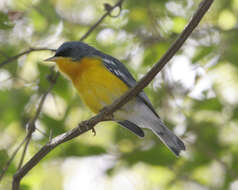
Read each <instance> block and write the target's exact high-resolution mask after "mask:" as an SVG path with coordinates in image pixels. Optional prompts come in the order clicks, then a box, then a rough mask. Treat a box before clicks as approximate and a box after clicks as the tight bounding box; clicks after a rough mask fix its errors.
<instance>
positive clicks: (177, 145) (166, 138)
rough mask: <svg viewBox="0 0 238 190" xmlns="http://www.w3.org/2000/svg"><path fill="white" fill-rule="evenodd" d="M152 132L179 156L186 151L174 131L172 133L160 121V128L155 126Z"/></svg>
mask: <svg viewBox="0 0 238 190" xmlns="http://www.w3.org/2000/svg"><path fill="white" fill-rule="evenodd" d="M151 129H152V131H153V132H154V133H155V134H156V135H157V136H158V137H159V138H160V139H161V141H162V142H163V143H164V144H165V145H167V146H168V148H169V149H170V150H171V151H172V152H173V153H174V154H176V156H179V154H180V152H181V151H182V150H185V145H184V143H183V141H182V140H180V138H178V137H177V136H176V135H175V134H174V133H173V132H172V131H170V130H169V129H168V128H167V127H166V126H165V125H164V124H163V123H162V121H160V119H159V126H158V122H157V126H156V125H153V128H151Z"/></svg>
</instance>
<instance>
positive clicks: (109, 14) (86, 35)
mask: <svg viewBox="0 0 238 190" xmlns="http://www.w3.org/2000/svg"><path fill="white" fill-rule="evenodd" d="M123 1H124V0H119V1H118V2H117V3H116V4H115V5H113V6H110V8H108V9H105V10H106V11H107V12H106V13H105V14H104V15H102V17H101V18H99V19H98V21H97V22H96V23H95V24H94V25H93V26H92V27H91V28H90V29H89V30H88V31H87V32H86V33H85V34H84V35H83V36H82V37H81V38H80V40H79V41H83V40H85V39H86V38H87V37H88V35H89V34H90V33H92V31H93V30H94V29H95V28H96V27H97V26H98V25H99V24H100V23H101V22H102V21H103V20H104V19H105V18H106V17H107V16H111V17H113V16H112V15H111V12H112V10H113V9H115V8H116V7H119V8H120V9H121V5H122V3H123ZM107 5H108V4H107ZM117 16H119V14H118V15H117Z"/></svg>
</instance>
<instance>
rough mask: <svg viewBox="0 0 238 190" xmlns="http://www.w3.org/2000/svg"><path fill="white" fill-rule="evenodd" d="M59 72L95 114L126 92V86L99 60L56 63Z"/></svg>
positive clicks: (89, 59) (68, 60)
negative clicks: (72, 85)
mask: <svg viewBox="0 0 238 190" xmlns="http://www.w3.org/2000/svg"><path fill="white" fill-rule="evenodd" d="M56 63H57V65H58V66H59V69H60V70H61V72H63V73H64V74H66V75H67V76H68V77H69V78H70V79H71V80H72V82H73V84H74V87H75V88H76V89H77V91H78V92H79V94H80V96H81V98H82V99H83V101H84V102H85V103H86V104H87V105H88V106H89V108H90V109H91V110H92V111H93V112H95V113H97V112H99V111H100V110H101V109H102V108H103V107H104V106H106V105H109V104H111V103H112V102H113V101H114V100H115V99H117V98H119V97H120V96H121V95H122V94H123V93H125V92H126V91H127V90H128V87H127V85H126V84H125V83H124V82H123V81H121V80H120V79H119V78H118V77H116V76H115V75H114V74H112V73H111V72H110V71H109V70H108V69H107V68H106V67H105V66H104V65H103V63H102V62H101V60H99V59H95V58H83V59H82V60H80V62H75V61H72V60H70V59H67V60H66V59H64V60H63V59H62V60H58V61H56Z"/></svg>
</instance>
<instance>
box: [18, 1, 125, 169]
mask: <svg viewBox="0 0 238 190" xmlns="http://www.w3.org/2000/svg"><path fill="white" fill-rule="evenodd" d="M122 2H123V0H119V1H118V2H117V3H116V4H115V5H114V6H110V8H109V9H106V11H107V12H106V13H105V14H104V15H103V16H102V17H101V18H99V20H98V21H97V22H96V23H95V24H94V25H92V26H91V27H90V28H89V30H88V31H87V32H86V33H85V34H84V35H83V36H82V37H81V38H80V39H79V41H83V40H84V39H86V38H87V37H88V36H89V35H90V34H91V33H92V32H93V30H94V29H95V28H96V27H97V26H98V25H99V24H100V23H101V22H102V21H103V20H104V19H105V18H106V17H107V16H108V15H109V16H111V15H110V14H111V11H112V10H113V9H114V8H116V7H120V8H121V4H122ZM117 16H119V14H118V15H117ZM31 50H32V49H31ZM38 50H44V48H42V49H38ZM26 52H27V51H25V52H24V53H25V54H26ZM28 53H30V51H28ZM19 55H20V54H19ZM19 55H18V56H19ZM21 55H24V54H23V53H22V54H21ZM15 57H16V56H15ZM54 75H55V76H54ZM58 76H59V75H58V73H57V74H55V73H54V71H53V70H52V73H51V74H50V75H49V77H48V79H49V81H50V83H51V85H50V87H49V89H48V90H47V91H46V92H45V93H44V94H43V96H42V99H41V101H40V104H39V106H38V108H37V111H36V114H35V116H34V118H33V119H32V120H31V121H30V122H29V127H28V129H29V130H28V135H27V141H26V144H25V146H24V150H23V153H22V156H21V159H20V162H19V165H18V169H20V168H21V166H22V164H23V161H24V157H25V154H26V151H27V148H28V145H29V143H30V140H31V137H32V134H33V132H34V131H35V129H36V127H35V122H36V120H37V118H38V117H39V115H40V112H41V109H42V107H43V104H44V102H45V99H46V96H47V95H48V94H49V93H50V91H51V89H52V88H53V86H54V84H55V83H56V80H57V78H58Z"/></svg>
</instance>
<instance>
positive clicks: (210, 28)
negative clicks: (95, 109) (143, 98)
mask: <svg viewBox="0 0 238 190" xmlns="http://www.w3.org/2000/svg"><path fill="white" fill-rule="evenodd" d="M2 2H4V3H2ZM2 2H1V3H0V38H1V44H0V63H1V62H3V61H5V60H7V59H9V57H12V56H15V55H16V54H18V53H20V52H23V51H25V50H27V49H29V48H30V47H47V48H57V47H58V46H59V45H60V44H61V43H62V42H64V41H69V40H79V38H80V37H81V36H82V35H83V34H84V33H85V32H86V31H87V30H88V28H89V27H90V26H92V25H93V24H94V23H95V22H96V21H97V19H98V18H99V17H100V16H101V15H102V14H103V13H104V10H103V3H104V2H102V1H99V0H88V1H82V0H81V1H72V0H71V1H68V0H58V1H55V0H49V1H44V0H37V1H29V0H12V1H7V0H2ZM106 2H108V3H110V4H113V3H114V2H113V1H110V0H107V1H105V3H106ZM198 5H199V1H197V0H190V1H186V0H182V1H181V0H173V1H165V0H150V1H142V0H139V1H138V0H130V1H124V3H123V6H122V11H121V14H120V16H119V17H115V18H114V17H107V18H106V19H105V21H104V22H103V23H102V24H101V25H99V26H98V27H97V28H96V29H95V30H94V32H93V33H92V34H90V36H89V37H88V38H87V39H86V40H85V42H87V43H89V44H91V45H93V46H95V47H97V48H98V49H100V50H102V51H104V52H106V53H108V54H110V55H113V56H114V57H117V58H118V59H120V60H121V61H122V62H123V63H124V64H126V66H127V67H128V68H129V69H130V71H131V72H132V73H133V75H134V76H135V78H137V79H138V78H141V76H142V75H143V74H145V73H146V71H148V69H149V68H150V67H151V66H152V65H153V64H155V62H156V61H157V60H159V58H160V57H161V56H162V55H163V53H164V52H165V51H166V50H167V49H168V47H169V45H170V44H171V43H172V42H173V40H175V39H176V37H177V36H178V34H179V33H180V32H181V31H182V30H183V28H184V26H185V25H186V23H187V22H188V21H189V19H190V18H191V16H192V14H193V13H194V11H195V10H196V8H197V7H198ZM117 11H118V10H115V11H113V12H112V15H117ZM237 16H238V0H231V1H226V0H220V1H215V3H214V4H213V6H212V8H211V9H210V11H209V12H208V14H207V15H206V16H205V17H204V19H203V21H202V23H201V24H200V25H199V27H198V28H197V29H196V30H195V32H194V33H193V34H192V36H191V37H190V39H189V40H188V41H187V42H186V44H185V45H184V46H183V48H182V49H181V50H180V51H179V52H178V54H177V56H175V57H174V58H173V60H172V61H171V63H169V64H168V65H167V66H166V68H165V69H164V71H163V72H161V73H160V74H159V76H157V77H156V78H155V79H154V80H153V82H152V83H151V84H150V85H149V86H148V87H147V88H146V89H145V91H146V93H147V94H148V96H149V97H150V99H151V100H152V103H153V105H154V106H155V108H156V110H157V111H158V113H159V114H160V116H161V118H162V119H163V120H164V121H165V123H166V124H167V125H168V126H169V127H170V128H171V129H174V131H175V132H176V133H177V134H178V135H180V136H181V137H182V139H183V140H184V141H185V143H186V145H187V151H186V152H185V153H184V154H183V155H182V156H181V157H179V158H176V157H175V156H174V155H173V154H172V153H171V152H170V151H169V150H168V149H167V148H166V147H165V146H164V145H162V143H161V142H160V141H159V140H158V139H157V137H155V136H154V135H153V134H152V133H151V132H149V131H146V130H145V131H146V136H145V138H144V139H141V138H137V137H136V136H135V135H133V134H131V133H130V132H129V131H127V130H126V129H124V128H122V127H120V126H118V125H117V124H115V123H113V122H103V123H101V124H99V126H97V127H96V131H97V135H96V136H95V137H94V136H93V134H92V133H90V132H89V133H87V134H84V135H82V136H80V137H78V138H77V139H75V140H73V141H72V142H68V143H66V144H64V145H62V146H60V147H58V148H57V149H56V150H54V151H53V152H52V153H50V154H49V155H48V156H47V157H46V158H45V159H44V160H42V161H41V162H40V164H39V165H38V166H37V167H36V168H34V169H33V170H32V171H31V172H30V174H29V175H28V176H26V177H25V178H24V180H23V184H22V189H41V187H42V184H47V185H44V187H45V188H44V189H67V190H68V189H78V188H76V186H77V187H78V186H80V185H82V188H83V187H85V188H84V189H90V188H92V189H93V188H94V189H95V187H97V189H100V188H101V189H118V187H117V186H120V187H124V188H127V189H166V190H179V189H184V187H189V189H195V190H196V189H217V190H218V189H219V190H225V189H229V188H230V189H231V190H234V189H235V188H238V187H237V186H238V185H237V181H235V180H237V178H238V164H237V163H238V148H237V147H238V146H237V145H238V140H237V134H238V130H237V126H238V85H237V81H238V77H237V76H238V63H237V60H238V53H237V52H238V32H237V23H238V22H237ZM50 55H51V53H50V51H39V52H32V53H29V54H26V55H24V56H21V57H20V58H18V59H17V60H14V61H12V62H9V63H8V64H6V65H4V66H3V67H0V139H1V141H0V169H1V168H3V167H4V166H5V164H6V163H7V161H8V160H9V158H10V156H11V155H12V153H13V151H14V150H15V148H16V147H17V145H18V144H19V142H20V141H21V140H22V139H23V138H24V136H25V134H26V127H27V123H28V121H29V120H30V118H32V117H33V116H34V114H35V111H36V108H37V105H38V103H39V99H40V97H41V95H42V93H43V92H45V91H46V90H47V88H48V86H49V81H48V80H47V76H48V75H49V73H50V72H51V67H52V65H50V64H49V63H44V62H43V61H42V60H44V59H45V58H47V57H49V56H50ZM92 115H93V114H92V113H91V112H90V111H89V110H88V109H87V108H86V107H85V106H84V104H83V103H82V102H81V100H80V98H79V96H78V95H77V93H76V91H75V89H73V88H72V85H71V83H70V81H68V80H67V79H66V78H64V77H63V76H60V77H59V78H58V80H57V83H56V85H54V88H53V90H52V92H51V93H50V94H49V96H48V97H47V99H46V102H45V104H44V108H43V110H42V113H41V114H40V117H39V119H38V120H37V123H36V124H37V126H36V127H37V128H38V129H39V130H37V131H36V132H35V133H34V135H33V140H32V141H31V143H30V146H29V149H28V152H27V155H26V159H25V160H28V159H29V158H30V157H31V156H32V155H34V153H36V152H37V150H39V148H40V147H41V146H42V145H43V144H45V143H46V142H48V140H49V136H50V134H52V135H53V136H56V135H58V134H61V133H62V132H65V131H67V130H69V129H71V128H73V127H75V126H76V125H77V123H79V122H80V121H82V120H84V119H87V118H89V117H90V116H92ZM20 156H21V151H20V152H19V153H18V154H17V157H16V158H15V159H14V161H13V162H12V164H11V165H10V168H9V169H8V171H7V173H6V176H5V177H4V178H3V180H2V181H1V183H0V189H6V190H7V189H10V188H11V177H12V176H13V175H14V173H15V172H16V169H17V166H18V163H19V160H20ZM107 156H109V157H110V159H108V158H107ZM87 159H88V160H90V159H92V160H91V162H87V161H85V160H87ZM98 160H101V161H98ZM69 163H70V164H69ZM80 163H85V164H84V165H82V164H81V165H80ZM68 165H70V166H71V167H68ZM84 167H87V168H88V171H90V172H92V173H91V175H94V174H93V173H95V175H99V174H98V172H99V171H102V172H101V173H100V176H101V177H99V179H100V180H102V181H100V180H99V181H94V180H91V181H90V182H89V183H86V182H84V180H87V179H86V178H89V179H91V178H90V177H89V174H87V172H85V173H83V174H84V176H85V178H84V179H82V178H80V179H79V178H78V179H77V175H79V174H78V173H77V172H76V170H79V171H82V172H83V171H87V170H84V169H83V168H84ZM92 167H96V168H94V169H95V170H90V168H91V169H92ZM0 171H1V170H0ZM83 174H82V175H83ZM51 176H53V179H54V180H51V179H50V177H51ZM102 176H104V177H102ZM122 176H131V178H130V177H128V179H127V180H128V181H127V182H126V183H125V182H124V181H125V178H123V177H122ZM59 179H60V180H59ZM73 179H74V181H73ZM54 181H56V182H54ZM106 182H107V185H105V186H103V187H101V186H102V185H100V184H102V183H103V184H104V183H105V184H106ZM90 183H92V184H95V186H93V185H92V184H91V186H90ZM72 184H75V186H73V185H72ZM76 184H77V185H76ZM110 187H113V188H110ZM120 189H121V188H120ZM186 189H187V188H186Z"/></svg>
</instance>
